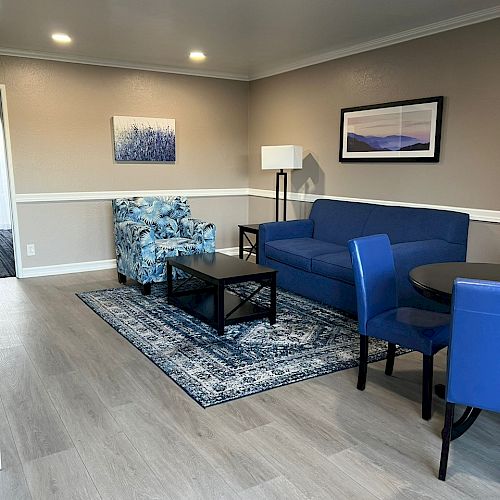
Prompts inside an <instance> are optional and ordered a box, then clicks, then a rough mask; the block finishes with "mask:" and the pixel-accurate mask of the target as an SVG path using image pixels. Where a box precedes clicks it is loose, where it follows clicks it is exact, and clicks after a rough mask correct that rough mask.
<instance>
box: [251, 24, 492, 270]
mask: <svg viewBox="0 0 500 500" xmlns="http://www.w3.org/2000/svg"><path fill="white" fill-rule="evenodd" d="M499 47H500V19H497V20H494V21H490V22H486V23H482V24H476V25H473V26H469V27H465V28H461V29H457V30H452V31H448V32H445V33H441V34H438V35H435V36H431V37H426V38H421V39H418V40H413V41H410V42H406V43H402V44H399V45H394V46H391V47H386V48H383V49H379V50H374V51H370V52H366V53H362V54H357V55H354V56H350V57H346V58H343V59H338V60H334V61H329V62H326V63H323V64H318V65H315V66H311V67H308V68H303V69H300V70H296V71H291V72H289V73H285V74H282V75H277V76H274V77H270V78H265V79H262V80H257V81H254V82H251V83H250V96H249V99H250V103H249V109H250V114H249V182H250V186H251V187H253V188H258V189H274V184H275V181H274V176H273V175H274V174H273V173H272V172H263V171H262V170H261V169H260V146H261V145H264V144H300V145H302V146H303V147H304V155H305V160H304V165H303V170H302V171H294V172H291V176H290V178H291V181H290V180H289V184H290V183H291V186H292V187H291V188H290V189H291V191H296V192H304V193H312V194H326V195H331V196H345V197H352V198H366V199H379V200H391V201H402V202H415V203H425V204H432V205H448V206H454V207H465V208H482V209H491V210H500V196H499V194H498V189H499V186H500V160H499V159H500V140H499V139H498V137H499V132H500V128H499V125H498V123H499V119H500V93H499V82H500V59H499V56H498V48H499ZM435 95H443V96H445V109H444V115H443V128H442V131H443V135H442V144H441V146H442V155H441V161H440V162H439V163H437V164H431V163H427V164H426V163H415V164H397V163H386V164H384V163H380V164H375V163H374V164H366V163H365V164H362V163H360V164H341V163H339V160H338V150H339V122H340V110H341V108H344V107H350V106H361V105H367V104H375V103H381V102H388V101H395V100H404V99H413V98H420V97H430V96H435ZM249 214H250V217H251V219H252V220H253V221H254V222H258V220H257V219H260V220H266V219H272V218H273V216H274V209H273V208H272V205H271V204H270V203H269V200H265V199H263V198H257V199H255V200H252V201H251V204H250V208H249ZM499 241H500V228H499V225H498V224H487V223H476V222H474V223H472V225H471V234H470V246H469V258H470V259H472V260H490V261H491V260H493V261H498V262H500V244H499Z"/></svg>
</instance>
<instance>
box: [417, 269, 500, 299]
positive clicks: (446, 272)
mask: <svg viewBox="0 0 500 500" xmlns="http://www.w3.org/2000/svg"><path fill="white" fill-rule="evenodd" d="M456 278H470V279H478V280H488V281H500V264H485V263H482V262H439V263H437V264H426V265H424V266H418V267H415V268H413V269H412V270H411V271H410V281H411V283H412V285H413V286H414V287H415V289H416V290H417V291H418V292H420V293H421V294H422V295H423V296H424V297H427V298H428V299H432V300H436V301H437V302H440V303H441V304H451V294H452V292H453V282H454V281H455V279H456Z"/></svg>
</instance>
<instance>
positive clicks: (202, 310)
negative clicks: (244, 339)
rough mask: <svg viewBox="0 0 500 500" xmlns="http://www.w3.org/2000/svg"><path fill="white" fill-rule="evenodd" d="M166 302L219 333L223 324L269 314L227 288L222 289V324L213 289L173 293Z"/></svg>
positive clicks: (264, 309) (222, 330)
mask: <svg viewBox="0 0 500 500" xmlns="http://www.w3.org/2000/svg"><path fill="white" fill-rule="evenodd" d="M168 303H169V304H171V305H174V306H176V307H179V308H180V309H182V310H184V311H186V312H188V313H189V314H191V315H192V316H194V317H195V318H198V319H200V320H202V321H203V322H205V323H208V324H209V325H210V326H213V327H214V328H215V329H217V331H218V333H219V334H220V335H221V334H222V333H223V332H224V326H225V325H232V324H235V323H240V322H242V321H251V320H254V319H261V318H267V317H269V316H270V310H269V309H266V308H264V307H260V306H258V305H257V304H254V303H252V302H249V301H245V300H244V299H242V298H241V297H239V296H238V295H236V294H234V293H232V292H229V291H227V290H224V320H223V324H219V322H218V321H217V295H216V292H215V290H214V291H212V292H210V291H206V290H203V291H196V290H192V291H191V292H190V293H189V294H186V295H179V296H176V295H175V294H174V295H173V296H170V297H169V298H168Z"/></svg>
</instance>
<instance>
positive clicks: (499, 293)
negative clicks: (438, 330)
mask: <svg viewBox="0 0 500 500" xmlns="http://www.w3.org/2000/svg"><path fill="white" fill-rule="evenodd" d="M452 302H453V304H452V319H451V329H450V330H451V331H450V347H449V348H448V383H447V385H446V413H445V420H444V429H443V432H442V438H443V444H442V448H441V463H440V466H439V479H441V480H442V481H444V480H445V479H446V470H447V467H448V454H449V451H450V441H453V440H454V439H457V438H459V437H460V436H461V435H462V434H463V433H464V432H465V431H466V430H467V429H469V427H470V426H471V425H472V424H473V423H474V421H475V420H476V418H477V416H478V415H479V413H480V412H481V410H490V411H495V412H500V363H499V360H498V353H499V352H500V283H499V282H497V281H480V280H472V279H465V278H457V279H456V280H455V284H454V286H453V301H452ZM456 404H459V405H464V406H467V408H466V409H465V412H464V414H463V415H462V416H461V417H460V418H459V419H458V420H457V421H456V422H453V418H454V413H455V405H456Z"/></svg>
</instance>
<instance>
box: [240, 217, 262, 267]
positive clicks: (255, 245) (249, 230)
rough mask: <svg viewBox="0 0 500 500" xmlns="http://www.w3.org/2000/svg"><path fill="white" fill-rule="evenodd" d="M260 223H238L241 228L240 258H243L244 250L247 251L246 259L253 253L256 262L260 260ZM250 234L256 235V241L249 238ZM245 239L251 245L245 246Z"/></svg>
mask: <svg viewBox="0 0 500 500" xmlns="http://www.w3.org/2000/svg"><path fill="white" fill-rule="evenodd" d="M259 225H260V224H238V227H239V230H240V248H239V250H240V252H239V257H240V259H243V255H244V252H247V256H246V258H245V260H248V259H249V258H250V256H251V255H255V260H256V262H259ZM249 234H254V235H255V240H254V241H252V240H251V239H250V238H249V236H248V235H249ZM245 239H246V243H247V245H249V246H245V241H244V240H245Z"/></svg>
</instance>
